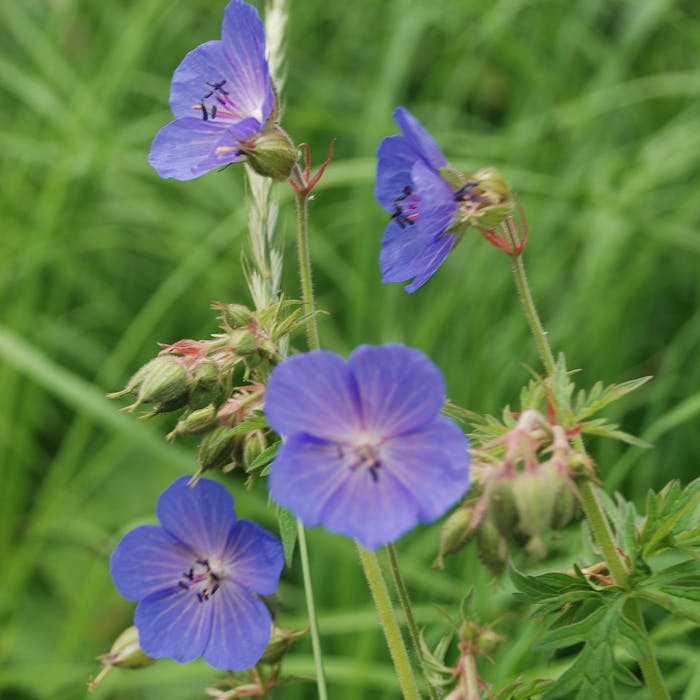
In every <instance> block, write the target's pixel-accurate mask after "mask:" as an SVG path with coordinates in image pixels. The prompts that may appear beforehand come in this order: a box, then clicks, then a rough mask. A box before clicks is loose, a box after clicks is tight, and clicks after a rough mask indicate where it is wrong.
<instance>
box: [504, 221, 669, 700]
mask: <svg viewBox="0 0 700 700" xmlns="http://www.w3.org/2000/svg"><path fill="white" fill-rule="evenodd" d="M510 235H511V238H512V240H513V243H514V244H515V242H516V241H515V234H514V232H513V230H512V229H510ZM509 257H510V263H511V270H512V272H513V278H514V279H515V286H516V287H517V289H518V294H519V296H520V301H521V303H522V306H523V311H524V312H525V316H526V318H527V322H528V324H529V326H530V331H531V332H532V335H533V338H534V340H535V345H536V346H537V351H538V352H539V355H540V359H541V360H542V364H543V365H544V367H545V369H546V370H547V374H550V375H551V374H553V373H554V371H555V368H556V366H555V361H554V354H553V353H552V348H551V347H550V345H549V339H548V338H547V333H546V331H545V330H544V327H543V325H542V321H540V317H539V314H538V313H537V307H536V306H535V302H534V300H533V298H532V293H531V292H530V286H529V285H528V282H527V275H526V274H525V265H524V263H523V260H522V254H518V255H510V256H509ZM576 442H577V447H578V448H579V449H581V450H583V449H585V448H584V445H583V440H581V438H580V436H579V437H578V438H577V440H576ZM579 490H580V493H581V501H582V504H583V510H584V513H585V515H586V520H587V521H588V524H589V526H590V528H591V532H592V533H593V537H594V538H595V540H596V542H597V544H598V546H599V547H600V550H601V551H602V553H603V556H604V557H605V561H606V562H607V565H608V568H609V570H610V574H611V576H612V578H613V581H614V582H615V584H616V585H618V586H620V587H622V588H628V585H629V571H628V569H627V566H626V564H625V560H624V558H623V555H622V553H621V552H620V551H619V550H618V548H617V546H616V544H615V540H614V537H613V533H612V530H611V529H610V523H609V522H608V519H607V517H606V515H605V512H604V511H603V507H602V506H601V504H600V501H599V499H598V495H597V494H596V492H595V488H594V486H593V484H592V483H591V482H590V481H585V482H583V483H582V484H580V485H579ZM625 609H626V611H627V614H628V617H629V619H630V620H631V621H632V622H633V623H634V624H636V625H637V627H638V628H639V629H640V632H641V633H642V638H643V644H644V649H645V655H644V658H643V659H642V660H641V661H640V662H639V666H640V668H641V671H642V675H643V676H644V681H645V683H646V685H647V688H648V689H649V691H650V693H651V696H652V698H653V699H654V700H669V699H670V695H669V694H668V691H667V690H666V687H665V684H664V680H663V677H662V676H661V670H660V669H659V664H658V662H657V660H656V657H655V655H654V650H653V648H652V646H651V643H650V641H649V635H648V633H647V630H646V626H645V624H644V618H643V617H642V611H641V609H640V607H639V603H638V602H637V601H636V600H630V601H628V603H627V605H626V606H625Z"/></svg>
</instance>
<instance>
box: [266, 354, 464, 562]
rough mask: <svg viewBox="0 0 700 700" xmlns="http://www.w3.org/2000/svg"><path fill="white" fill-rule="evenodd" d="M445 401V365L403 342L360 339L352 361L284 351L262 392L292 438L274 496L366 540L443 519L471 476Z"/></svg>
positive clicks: (280, 456)
mask: <svg viewBox="0 0 700 700" xmlns="http://www.w3.org/2000/svg"><path fill="white" fill-rule="evenodd" d="M444 401H445V386H444V381H443V379H442V376H441V374H440V371H439V370H438V369H437V367H435V365H434V364H433V363H432V362H431V361H430V360H429V359H428V358H427V357H426V356H425V355H424V354H423V353H422V352H420V351H418V350H413V349H411V348H406V347H404V346H402V345H384V346H380V347H370V346H368V345H362V346H360V347H358V348H357V349H356V350H355V351H354V352H353V353H352V354H351V355H350V357H349V359H348V361H347V362H345V360H343V359H342V358H341V357H339V356H338V355H335V354H334V353H330V352H325V351H322V350H318V351H314V352H309V353H306V354H303V355H296V356H294V357H290V358H288V359H286V360H284V362H282V363H281V364H280V365H278V366H277V367H276V368H275V369H274V371H273V372H272V375H271V376H270V380H269V383H268V386H267V390H266V392H265V413H266V415H267V419H268V422H269V424H270V426H271V427H272V428H273V429H274V430H276V431H277V432H278V433H280V434H281V435H283V436H284V437H285V438H286V439H285V440H284V442H283V443H282V446H281V447H280V450H279V452H278V453H277V456H276V457H275V460H274V462H273V463H272V466H271V468H270V493H271V495H272V498H273V499H274V500H275V501H277V502H278V503H279V504H280V505H282V506H284V507H285V508H288V509H289V510H291V511H292V512H293V513H294V514H295V515H297V516H298V517H299V518H300V519H301V520H302V522H303V523H304V524H305V525H308V526H314V525H323V526H324V527H325V528H326V529H328V530H331V531H333V532H339V533H341V534H344V535H347V536H348V537H352V538H354V539H356V540H357V541H358V542H359V543H360V544H361V545H363V546H364V547H366V548H368V549H376V548H377V547H379V546H380V545H382V544H387V543H390V542H393V541H394V540H396V539H397V538H398V537H400V536H401V535H402V534H403V533H404V532H406V531H407V530H410V529H411V528H412V527H414V526H415V525H416V524H417V523H419V522H431V521H433V520H435V519H436V518H439V517H440V516H441V515H442V514H443V513H444V512H445V511H446V510H447V509H448V508H449V507H450V506H452V505H453V504H454V503H455V502H456V501H457V500H458V499H459V498H460V497H461V496H462V495H463V494H464V492H465V491H466V489H467V487H468V485H469V455H468V443H467V439H466V438H465V436H464V434H463V433H462V431H461V430H460V429H459V428H458V427H457V425H456V424H455V423H453V422H452V421H451V420H450V419H448V418H446V417H444V416H441V415H440V410H441V408H442V406H443V404H444Z"/></svg>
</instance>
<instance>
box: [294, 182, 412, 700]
mask: <svg viewBox="0 0 700 700" xmlns="http://www.w3.org/2000/svg"><path fill="white" fill-rule="evenodd" d="M314 184H315V183H314ZM293 189H294V195H295V196H294V202H295V205H296V224H297V232H296V233H297V255H298V266H299V283H300V286H301V298H302V304H303V305H304V311H305V317H306V337H307V341H308V346H309V349H310V350H319V349H320V347H321V343H320V339H319V332H318V323H317V321H316V305H315V301H314V292H313V280H312V268H311V252H310V247H309V235H308V197H309V191H310V190H309V189H307V188H306V187H299V188H296V187H294V188H293ZM299 531H300V534H301V533H302V532H303V528H302V526H301V524H300V523H299ZM300 549H301V538H300ZM357 551H358V556H359V559H360V564H361V565H362V569H363V571H364V574H365V578H366V579H367V584H368V586H369V589H370V592H371V594H372V599H373V601H374V605H375V608H376V610H377V615H378V617H379V621H380V624H381V626H382V630H383V632H384V637H385V639H386V643H387V646H388V648H389V654H390V655H391V660H392V663H393V665H394V669H395V671H396V675H397V677H398V680H399V684H400V686H401V692H402V693H403V697H404V700H420V695H419V693H418V686H417V684H416V679H415V676H414V675H413V669H412V668H411V664H410V661H409V658H408V652H407V651H406V646H405V644H404V640H403V637H402V636H401V629H400V627H399V623H398V620H397V619H396V615H395V613H394V609H393V606H392V603H391V598H390V597H389V592H388V591H387V587H386V582H385V581H384V576H383V574H382V570H381V568H380V566H379V561H378V560H377V556H376V554H374V552H370V551H369V550H366V549H364V548H363V547H361V546H360V545H359V544H358V545H357ZM309 590H310V588H309ZM309 623H310V625H311V616H309ZM311 634H312V636H311V639H312V643H313V645H314V650H315V648H316V644H318V645H319V652H318V656H317V654H316V652H315V651H314V657H315V658H318V662H317V677H318V672H319V666H320V656H321V655H320V642H319V641H318V630H316V631H315V633H314V626H313V625H311ZM321 672H322V667H321ZM324 690H325V688H324ZM320 693H321V684H320V683H319V696H320V698H321V700H323V699H324V698H325V696H321V695H320Z"/></svg>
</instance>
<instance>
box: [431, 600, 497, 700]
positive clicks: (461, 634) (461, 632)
mask: <svg viewBox="0 0 700 700" xmlns="http://www.w3.org/2000/svg"><path fill="white" fill-rule="evenodd" d="M472 608H473V605H472V592H470V593H469V594H468V595H467V596H466V597H465V599H464V600H463V601H462V609H461V612H460V622H459V624H458V625H457V624H455V625H454V628H455V630H456V631H457V647H458V649H459V657H458V659H457V663H456V664H455V665H454V666H449V665H447V664H446V663H445V655H446V652H447V650H448V646H449V644H450V641H451V640H450V637H451V635H449V636H447V637H445V638H443V639H442V640H441V642H440V643H439V644H438V646H437V648H436V649H435V650H432V651H431V650H430V649H428V648H427V646H426V644H425V640H423V639H422V638H421V652H422V656H423V659H424V661H425V666H426V671H427V675H426V680H428V682H429V683H430V684H431V685H432V686H433V687H440V688H446V687H450V686H451V687H452V690H451V691H450V692H449V693H448V695H446V696H445V700H479V699H480V698H481V697H482V691H484V692H485V693H486V694H487V696H488V697H490V692H489V690H490V689H489V686H488V684H487V683H486V682H485V681H483V680H482V679H481V678H480V677H479V674H478V669H477V660H478V659H479V658H486V659H487V660H489V661H492V660H493V659H492V655H493V654H494V653H495V652H496V650H497V649H498V647H500V645H501V644H502V643H503V642H504V641H505V637H503V636H502V635H500V634H498V633H497V632H496V631H495V630H494V629H493V628H492V627H490V626H488V625H481V624H480V623H479V621H478V619H477V617H476V615H475V614H474V613H473V612H472V611H471V609H472ZM453 624H454V623H453Z"/></svg>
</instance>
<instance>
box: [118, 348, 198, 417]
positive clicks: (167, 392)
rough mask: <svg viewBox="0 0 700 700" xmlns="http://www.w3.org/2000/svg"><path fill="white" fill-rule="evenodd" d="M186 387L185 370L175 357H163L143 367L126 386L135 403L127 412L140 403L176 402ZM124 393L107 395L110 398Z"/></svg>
mask: <svg viewBox="0 0 700 700" xmlns="http://www.w3.org/2000/svg"><path fill="white" fill-rule="evenodd" d="M186 387H187V369H186V368H185V365H184V364H183V363H182V361H181V360H179V359H178V358H176V357H171V356H169V355H163V356H159V357H156V358H154V359H153V360H151V361H150V362H149V363H148V364H146V365H144V366H143V367H142V368H141V369H140V370H139V371H138V372H137V373H136V374H135V375H134V376H133V377H132V378H131V379H130V380H129V384H127V388H129V392H130V393H136V401H135V402H134V403H133V404H132V405H131V406H129V407H128V408H127V409H125V410H127V411H133V410H134V409H135V408H136V407H137V406H139V405H141V404H142V403H163V404H167V403H168V402H170V401H176V400H177V399H179V398H180V397H181V396H182V395H183V394H184V393H185V389H186ZM125 391H126V389H125ZM123 393H124V392H118V393H117V394H111V395H108V396H109V397H110V398H115V397H116V396H121V395H123Z"/></svg>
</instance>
